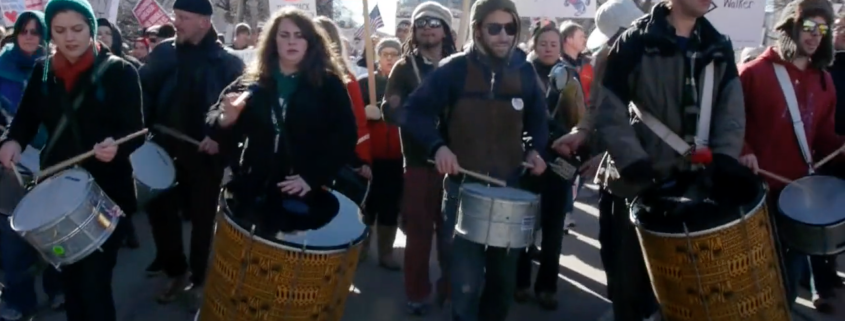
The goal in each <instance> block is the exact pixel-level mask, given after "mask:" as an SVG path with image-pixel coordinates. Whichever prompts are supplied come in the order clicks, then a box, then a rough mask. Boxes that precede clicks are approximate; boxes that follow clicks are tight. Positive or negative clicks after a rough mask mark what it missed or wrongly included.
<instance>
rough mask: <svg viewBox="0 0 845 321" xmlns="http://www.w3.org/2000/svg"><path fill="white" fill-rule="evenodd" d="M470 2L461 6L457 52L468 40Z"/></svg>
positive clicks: (456, 41) (466, 0) (467, 1)
mask: <svg viewBox="0 0 845 321" xmlns="http://www.w3.org/2000/svg"><path fill="white" fill-rule="evenodd" d="M364 1H366V0H364ZM470 2H471V1H470V0H464V2H463V6H462V7H461V25H460V26H459V27H458V32H457V33H458V39H455V45H456V46H457V48H455V49H458V51H463V48H464V43H466V40H467V38H468V35H467V33H469V19H470V16H469V10H470Z"/></svg>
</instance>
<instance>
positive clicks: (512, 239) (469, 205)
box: [455, 184, 540, 248]
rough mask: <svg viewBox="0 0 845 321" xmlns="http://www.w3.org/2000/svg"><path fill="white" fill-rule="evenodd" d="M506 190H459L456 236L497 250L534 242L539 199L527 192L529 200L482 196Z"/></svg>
mask: <svg viewBox="0 0 845 321" xmlns="http://www.w3.org/2000/svg"><path fill="white" fill-rule="evenodd" d="M491 189H505V188H503V187H486V186H483V185H480V184H463V185H461V187H460V194H459V196H458V197H459V205H458V213H457V216H458V217H457V222H456V225H455V234H456V235H458V236H460V237H462V238H464V239H466V240H468V241H471V242H473V243H477V244H482V245H487V246H492V247H498V248H525V247H527V246H529V245H531V243H532V242H533V241H534V230H535V229H536V226H537V224H538V223H539V220H538V218H539V214H540V196H539V195H534V194H531V193H529V192H526V191H521V190H518V191H519V192H521V193H524V194H530V195H532V196H533V197H531V198H530V199H521V200H516V199H502V198H494V197H493V196H488V195H485V194H483V191H485V190H491Z"/></svg>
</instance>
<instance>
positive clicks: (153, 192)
mask: <svg viewBox="0 0 845 321" xmlns="http://www.w3.org/2000/svg"><path fill="white" fill-rule="evenodd" d="M129 161H130V162H131V163H132V169H133V170H134V177H135V197H136V198H137V199H138V207H143V206H144V205H146V204H147V203H148V202H149V201H150V200H152V199H153V198H155V197H156V196H158V195H159V194H161V193H162V192H164V191H166V190H168V189H170V188H171V187H173V186H174V185H175V184H176V166H175V165H173V159H171V158H170V155H168V154H167V152H165V151H164V149H163V148H161V146H159V145H157V144H156V143H153V142H150V141H148V142H145V143H144V144H143V145H141V147H138V149H136V150H135V151H134V152H133V153H132V155H130V156H129Z"/></svg>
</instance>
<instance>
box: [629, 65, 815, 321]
mask: <svg viewBox="0 0 845 321" xmlns="http://www.w3.org/2000/svg"><path fill="white" fill-rule="evenodd" d="M694 60H695V59H693V61H694ZM775 66H776V67H777V65H775ZM693 67H694V66H693ZM714 68H715V66H714V63H713V62H710V63H709V64H707V66H705V67H704V83H703V86H702V89H701V100H700V114H699V117H698V125H697V127H696V135H695V138H694V142H695V145H696V146H702V147H706V146H707V145H708V144H709V138H710V126H711V122H710V121H711V117H712V111H713V84H714ZM781 68H783V67H782V66H781ZM693 69H694V68H693ZM775 70H777V68H775ZM784 72H785V70H784ZM778 78H779V79H780V75H779V77H778ZM691 80H692V81H693V82H695V77H691ZM692 85H693V86H695V84H694V83H693V84H692ZM781 85H783V84H781ZM785 92H786V91H785ZM790 92H791V91H790ZM794 95H795V94H794V92H792V98H793V99H794ZM787 100H788V99H787ZM629 107H630V110H631V111H632V112H633V113H634V114H635V115H636V117H637V118H639V119H640V120H641V121H642V123H643V124H644V125H646V127H648V128H649V129H650V130H651V131H652V132H654V134H655V135H657V136H658V137H659V138H660V139H661V140H663V142H665V143H666V144H667V145H669V147H671V148H672V149H674V150H675V151H676V152H678V153H679V154H680V155H681V156H682V157H686V156H688V155H690V154H691V153H692V152H693V151H694V150H695V147H694V146H690V144H688V143H687V142H686V141H684V139H682V138H681V137H680V136H678V134H676V133H675V132H674V131H672V130H671V129H669V128H668V127H666V125H664V124H663V123H661V122H660V120H658V119H656V118H654V116H652V115H651V114H649V113H648V112H646V111H644V110H641V109H639V108H638V107H637V106H636V105H635V104H634V103H633V102H631V103H630V104H629ZM791 110H792V108H791V107H790V111H791ZM796 112H797V110H796ZM792 114H793V115H792V116H793V124H796V123H795V122H794V120H795V119H796V114H795V113H792ZM797 119H798V123H797V125H795V126H796V127H795V128H796V132H797V130H798V128H799V127H798V126H800V128H801V131H800V134H797V135H800V136H799V137H804V136H803V134H804V131H803V123H800V122H801V118H800V116H798V117H797ZM799 141H800V138H799ZM804 144H806V137H804ZM805 156H807V155H806V154H805ZM810 168H812V166H810ZM745 216H746V215H745V214H744V213H743V212H742V209H740V210H739V219H740V222H741V223H740V224H742V227H743V234H744V239H745V247H746V252H747V253H746V255H747V258H748V262H749V263H752V262H753V261H754V257H753V255H752V253H753V252H752V249H751V245H750V244H749V240H750V238H749V233H748V225H747V222H746V217H745ZM769 224H770V225H771V226H772V231H773V233H774V235H773V236H772V237H773V238H774V241H775V242H776V244H777V246H778V248H781V247H780V242H779V240H778V232H777V227H776V226H775V224H772V223H771V222H769ZM683 228H684V234H685V236H686V239H687V247H688V249H687V250H688V253H689V259H690V261H691V262H692V265H693V268H694V269H695V274H696V279H697V283H698V288H699V295H700V298H701V302H702V304H703V306H704V311H705V312H706V313H707V320H710V321H712V316H711V315H710V304H709V302H708V300H707V298H706V296H705V292H704V288H703V282H702V279H701V271H700V270H699V267H698V260H697V259H696V256H695V254H694V253H693V244H692V238H691V236H690V231H689V228H688V226H687V224H686V222H684V223H683ZM775 251H777V249H775ZM775 254H776V255H775V256H776V257H778V259H779V261H780V264H781V265H780V266H782V267H785V266H786V265H785V262H784V260H783V256H782V255H777V253H775ZM752 273H753V274H754V285H755V288H756V290H757V293H763V292H762V286H761V285H760V275H759V272H758V271H757V269H752ZM781 273H783V272H781ZM778 277H780V276H778ZM784 286H786V285H784ZM784 299H785V300H786V301H785V302H788V301H789V300H788V297H787V296H786V291H784ZM760 318H764V316H763V315H760Z"/></svg>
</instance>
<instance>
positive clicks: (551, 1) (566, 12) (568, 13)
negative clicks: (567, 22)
mask: <svg viewBox="0 0 845 321" xmlns="http://www.w3.org/2000/svg"><path fill="white" fill-rule="evenodd" d="M596 2H597V0H520V1H514V3H516V11H517V12H519V16H520V17H530V18H537V17H548V16H549V14H550V13H554V18H563V19H573V18H590V19H592V18H594V17H595V16H596Z"/></svg>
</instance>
